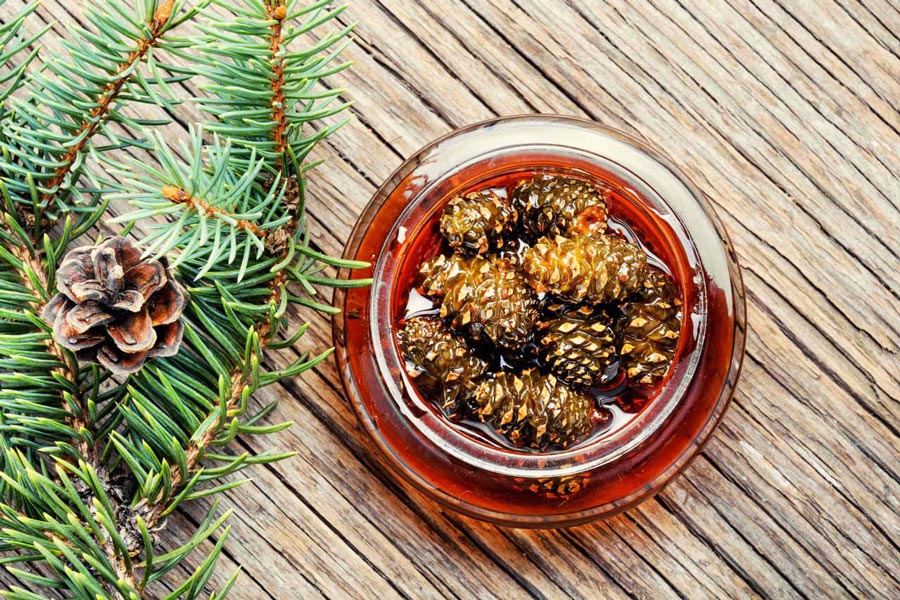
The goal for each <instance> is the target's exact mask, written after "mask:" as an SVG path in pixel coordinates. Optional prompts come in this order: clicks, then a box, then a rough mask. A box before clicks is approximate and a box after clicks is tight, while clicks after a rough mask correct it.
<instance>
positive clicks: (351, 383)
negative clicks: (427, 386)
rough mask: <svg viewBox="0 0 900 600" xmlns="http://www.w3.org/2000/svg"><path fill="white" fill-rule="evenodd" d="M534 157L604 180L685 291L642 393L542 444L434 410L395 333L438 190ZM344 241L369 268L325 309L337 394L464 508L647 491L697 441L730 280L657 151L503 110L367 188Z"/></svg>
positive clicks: (711, 226) (540, 508) (718, 362)
mask: <svg viewBox="0 0 900 600" xmlns="http://www.w3.org/2000/svg"><path fill="white" fill-rule="evenodd" d="M535 170H541V171H547V170H550V171H554V172H559V173H573V174H577V175H578V176H580V177H588V178H595V179H598V180H603V181H604V182H606V183H609V184H611V185H614V186H616V187H617V189H619V190H620V191H621V192H622V196H621V198H622V199H621V200H620V201H619V204H620V206H618V210H619V211H620V214H621V215H623V217H622V218H623V219H624V220H625V221H627V222H628V224H629V226H633V228H634V229H635V230H637V231H641V232H643V233H644V234H645V235H647V236H648V237H650V238H652V240H653V244H654V245H655V252H656V253H657V254H658V255H660V256H663V257H665V259H666V260H667V264H668V265H669V267H670V268H671V270H672V272H673V275H674V276H675V279H676V280H677V281H678V283H679V286H680V287H681V291H682V295H683V300H684V326H683V328H682V338H683V339H682V341H681V347H680V350H679V353H678V358H677V360H676V363H675V364H674V365H673V367H672V371H671V375H670V376H669V377H668V378H667V380H666V382H665V384H664V385H663V386H662V387H661V388H660V390H659V391H658V393H657V394H656V396H655V397H654V398H653V399H652V401H650V402H647V403H646V406H644V407H643V408H642V409H641V410H639V411H637V412H635V413H634V414H629V415H627V419H626V420H625V421H622V424H621V426H619V427H616V428H615V429H614V430H612V432H611V433H609V434H607V435H598V436H593V437H591V438H590V439H588V440H587V441H585V442H584V443H579V444H576V445H574V446H572V447H569V448H566V449H562V450H558V451H552V452H541V453H536V452H529V451H524V450H521V451H520V450H516V449H513V448H508V447H503V446H501V445H497V444H493V443H491V442H490V440H486V439H483V438H481V437H479V436H473V435H471V434H470V433H469V432H466V431H465V430H463V429H461V428H460V427H458V426H456V425H455V424H454V423H452V422H450V421H448V420H447V419H446V418H445V417H444V416H443V415H442V414H441V413H440V411H439V410H437V409H436V408H435V407H434V405H433V403H432V402H430V401H429V400H428V399H427V398H422V397H421V396H420V395H419V394H418V393H417V391H416V389H415V388H414V387H413V386H412V384H411V383H410V381H409V379H408V377H407V375H406V373H405V369H404V365H403V359H402V356H401V355H400V353H399V351H398V348H397V344H396V342H395V336H394V330H395V327H396V324H397V322H398V320H400V319H401V318H402V317H403V310H404V307H405V298H406V297H405V296H404V294H405V293H406V290H407V289H408V287H409V280H410V277H411V275H410V274H411V273H413V272H414V268H415V266H416V265H418V263H419V262H420V260H421V257H422V256H423V253H427V252H428V251H429V248H430V249H432V251H433V245H434V244H433V240H432V239H431V238H429V237H428V236H429V235H431V236H432V238H433V234H429V231H431V232H433V230H434V223H435V220H436V219H437V218H438V216H439V214H440V211H441V210H442V208H443V206H444V204H445V203H446V202H448V201H449V200H450V198H452V197H453V196H454V195H455V194H458V193H459V192H460V191H462V190H467V189H471V188H473V186H476V185H478V184H479V183H480V182H486V181H489V180H496V178H498V177H503V176H505V175H510V174H515V173H519V172H526V171H530V172H533V171H535ZM417 240H418V243H417ZM344 257H345V258H347V259H354V260H363V261H368V262H370V263H371V264H372V267H371V269H369V270H368V272H363V273H360V272H354V274H353V275H355V276H362V277H366V276H371V277H372V278H373V281H374V283H373V285H372V286H371V287H370V288H352V289H347V290H340V291H338V292H337V294H336V297H335V304H336V305H337V306H338V307H339V308H341V309H342V311H343V312H342V314H341V315H340V316H337V317H336V318H335V319H334V342H335V346H336V348H337V361H338V366H339V372H340V376H341V378H342V381H343V384H344V388H345V390H346V393H347V397H348V398H349V399H350V401H351V403H352V405H353V407H354V409H355V411H356V413H357V415H358V417H359V420H360V423H361V424H362V425H363V427H364V428H365V430H366V431H367V432H368V434H369V436H370V437H371V439H372V441H373V442H374V446H375V447H377V448H378V449H379V451H380V453H381V455H382V456H383V458H384V459H385V461H386V463H387V464H388V465H389V466H390V467H391V469H392V470H393V472H395V473H396V474H397V475H398V476H399V477H401V478H402V479H403V480H405V481H407V482H409V483H412V484H413V485H414V486H415V487H417V488H418V489H419V490H421V491H422V492H424V493H425V494H427V495H428V496H430V497H432V498H434V499H435V500H437V501H439V502H441V503H443V504H444V505H446V506H448V507H450V508H452V509H454V510H457V511H460V512H462V513H465V514H468V515H470V516H474V517H477V518H481V519H486V520H489V521H493V522H496V523H500V524H505V525H512V526H519V527H558V526H567V525H574V524H578V523H583V522H586V521H589V520H592V519H595V518H600V517H606V516H609V515H612V514H615V513H617V512H619V511H622V510H625V509H627V508H629V507H631V506H634V505H635V504H637V503H638V502H640V501H642V500H644V499H646V498H648V497H651V496H652V495H654V494H655V493H657V492H658V491H659V490H660V489H661V488H662V487H663V486H664V485H665V484H666V483H667V482H668V481H669V480H671V479H672V477H674V476H675V475H677V474H678V473H679V472H681V471H682V470H683V469H684V468H685V467H686V466H687V465H688V463H689V462H690V460H691V459H692V458H693V457H694V456H695V455H696V454H697V453H698V452H699V451H700V450H701V449H702V447H703V444H704V443H705V442H706V441H707V440H708V439H709V436H710V435H711V433H712V431H713V429H714V428H715V426H716V424H717V423H718V422H719V420H720V419H721V418H722V415H723V413H724V411H725V409H726V408H727V406H728V404H729V402H730V400H731V396H732V393H733V391H734V386H735V383H736V381H737V378H738V375H739V373H740V367H741V361H742V358H743V352H744V337H745V320H746V315H745V307H744V291H743V284H742V282H741V276H740V271H739V268H738V263H737V258H736V257H735V255H734V252H733V249H732V247H731V244H730V242H729V241H728V237H727V235H726V233H725V231H724V229H723V227H722V225H721V223H720V221H719V219H718V217H717V216H716V215H715V213H714V212H713V210H712V208H711V207H710V205H709V202H708V201H707V199H706V198H705V197H704V195H703V194H702V193H701V192H699V191H698V190H697V189H696V188H695V187H694V186H693V185H692V184H691V183H690V182H689V181H688V179H687V178H686V177H685V176H684V175H683V174H682V173H680V172H679V171H678V170H677V169H676V168H675V167H674V166H673V165H672V164H671V163H670V162H669V161H668V160H667V159H666V158H664V157H663V156H662V155H661V154H660V153H659V152H658V151H656V150H653V149H652V148H650V147H649V146H648V145H647V144H646V143H644V142H642V141H639V140H636V139H634V138H632V137H630V136H628V135H626V134H623V133H621V132H618V131H615V130H612V129H609V128H606V127H603V126H600V125H598V124H596V123H593V122H589V121H583V120H579V119H574V118H569V117H559V116H543V115H530V116H521V117H504V118H500V119H496V120H492V121H488V122H484V123H479V124H476V125H472V126H469V127H465V128H462V129H459V130H457V131H454V132H452V133H451V134H449V135H447V136H445V137H443V138H441V139H439V140H437V141H435V142H433V143H432V144H430V145H428V146H427V147H426V148H424V149H422V150H421V151H420V152H418V153H417V154H415V155H414V156H413V157H411V158H410V159H409V160H407V161H406V162H405V163H403V165H401V167H400V168H399V169H397V171H396V172H395V173H394V174H393V175H391V177H389V178H388V180H387V181H386V182H385V183H384V185H382V187H381V188H380V189H379V190H378V191H377V192H376V193H375V195H374V197H373V198H372V200H371V201H370V202H369V204H368V206H367V207H366V209H365V210H364V211H363V213H362V215H361V216H360V218H359V221H358V222H357V224H356V227H355V228H354V230H353V233H352V234H351V237H350V240H349V242H348V244H347V248H346V250H345V253H344ZM342 275H343V276H345V277H348V276H350V273H343V274H342Z"/></svg>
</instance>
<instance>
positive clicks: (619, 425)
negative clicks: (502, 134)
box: [392, 168, 690, 452]
mask: <svg viewBox="0 0 900 600" xmlns="http://www.w3.org/2000/svg"><path fill="white" fill-rule="evenodd" d="M536 174H554V175H564V176H567V177H578V178H581V179H585V180H587V181H591V182H592V183H595V184H596V185H598V186H600V187H602V188H603V189H604V190H605V192H606V193H605V197H606V198H607V204H608V211H609V216H608V222H607V223H608V230H609V232H610V234H612V235H618V236H621V237H622V238H624V239H626V240H627V241H629V242H632V243H634V244H636V245H638V246H639V247H640V248H641V249H642V250H643V251H644V252H646V253H647V257H648V264H649V265H651V266H653V267H655V268H657V269H660V270H662V271H664V272H665V273H667V274H669V275H670V276H672V277H673V278H674V280H675V281H676V283H677V284H678V286H679V288H680V289H682V298H684V297H685V294H684V286H683V285H682V282H681V281H680V277H679V273H680V272H685V270H686V269H684V268H682V269H679V268H678V267H679V266H680V265H679V259H681V258H682V256H681V255H680V254H679V253H678V252H677V249H676V250H675V251H673V249H672V246H671V244H669V243H667V242H666V241H665V240H664V239H663V238H664V237H665V236H664V235H661V233H663V232H665V231H666V230H667V229H668V225H667V223H665V222H663V221H661V220H656V221H654V217H653V214H652V212H651V211H648V210H646V208H641V207H642V206H646V203H642V202H641V201H640V198H639V197H638V196H637V193H636V192H635V191H634V190H632V189H629V188H627V187H626V186H625V185H624V184H623V183H622V182H620V181H617V180H615V179H614V178H613V177H612V176H611V175H609V176H608V177H604V176H603V175H604V174H598V173H590V174H588V173H585V172H579V171H577V170H574V169H553V168H541V169H534V168H532V169H519V170H514V171H509V172H505V173H502V174H499V175H494V176H490V177H487V178H485V179H482V180H480V181H478V182H477V183H474V184H472V185H469V186H467V187H463V188H461V189H458V190H453V191H452V192H451V193H445V195H444V197H443V198H441V200H440V201H439V202H437V203H435V206H436V207H437V210H435V211H433V213H432V214H431V215H430V218H429V219H428V221H427V223H426V224H425V226H424V227H423V228H421V229H420V230H419V232H418V233H417V235H416V236H415V238H414V239H410V240H407V241H406V243H407V244H409V246H408V250H407V253H406V259H405V261H404V264H403V265H402V267H401V269H400V271H399V276H398V278H397V280H396V282H397V285H396V286H395V289H394V297H393V302H392V303H393V306H394V310H393V315H394V319H395V322H394V324H393V325H394V330H395V331H396V330H397V329H398V328H399V327H401V326H402V325H403V323H404V322H405V320H406V319H409V318H411V317H415V316H425V315H435V314H437V313H438V312H439V303H433V302H432V301H431V300H430V299H428V298H426V297H424V296H423V295H422V294H421V293H419V290H418V286H419V285H420V284H421V276H420V275H419V273H418V270H419V267H420V266H421V264H422V263H423V262H425V261H426V260H428V259H429V258H432V257H433V256H435V255H437V254H440V253H443V254H449V253H451V252H452V249H451V248H449V246H448V245H447V244H446V243H445V242H444V240H443V238H442V236H441V234H440V228H439V221H440V215H441V209H442V208H443V206H444V205H446V203H447V202H449V201H450V199H451V198H452V197H454V196H456V195H458V194H465V193H468V192H474V191H480V190H491V191H493V192H495V193H496V194H498V195H499V196H500V197H502V198H508V197H510V196H511V194H512V193H513V190H514V189H515V187H516V186H517V185H518V184H519V183H520V182H521V181H523V180H526V179H530V178H532V177H534V176H535V175H536ZM526 247H527V245H526V243H525V242H524V241H523V240H519V246H518V249H517V250H514V251H510V250H507V251H506V252H515V253H517V254H521V252H522V251H523V250H524V249H525V248H526ZM612 310H616V309H615V308H613V309H612ZM688 316H689V315H684V317H685V318H683V325H682V329H683V330H684V329H685V324H687V325H689V324H690V319H689V318H687V317H688ZM682 337H687V336H685V335H684V331H682ZM475 350H476V353H477V354H478V355H479V356H480V357H481V358H482V359H484V360H485V361H487V363H488V364H489V365H490V369H491V371H493V372H498V371H501V370H508V371H517V370H521V369H524V368H528V367H537V368H539V369H541V370H542V371H545V372H546V367H545V365H543V364H542V362H541V361H540V360H539V359H538V358H537V353H536V352H529V351H528V348H525V349H522V350H520V351H519V352H517V353H515V354H509V353H503V352H500V351H499V350H497V349H496V348H494V347H493V346H491V345H490V344H479V345H476V347H475ZM678 359H679V355H678V354H676V357H675V361H674V363H673V368H672V369H670V373H671V372H672V370H673V369H674V366H675V364H677V362H678ZM664 385H665V382H664V381H663V382H660V383H658V384H656V385H653V386H637V385H632V384H630V383H629V382H628V381H627V380H626V377H625V373H624V370H623V369H620V368H619V365H618V363H616V364H613V365H611V367H610V371H609V372H608V377H607V381H606V383H605V384H604V385H602V386H601V387H596V388H593V389H591V390H590V394H591V395H592V397H593V398H594V400H595V408H594V414H593V421H594V428H593V431H592V432H591V433H590V434H589V435H588V436H586V437H585V438H583V439H582V440H579V441H578V442H577V443H576V445H574V446H572V447H574V448H577V447H579V446H582V445H586V444H590V443H592V442H593V441H596V440H598V439H599V438H602V437H605V436H610V435H613V434H615V433H616V432H618V431H620V430H622V429H623V428H625V427H626V426H627V425H628V424H629V423H630V422H631V421H632V420H633V419H634V418H635V417H636V416H637V415H638V414H639V413H640V412H641V411H642V410H644V409H645V408H646V407H647V406H648V405H649V404H650V403H651V402H652V401H653V400H654V398H655V397H656V396H657V395H658V394H659V391H660V389H661V388H662V386H664ZM420 396H422V394H420ZM423 400H426V401H428V400H429V399H428V398H425V397H423ZM426 403H427V404H428V405H429V406H432V407H434V410H435V411H436V412H437V413H438V414H440V410H439V409H438V408H437V407H436V406H434V403H432V402H430V401H429V402H426ZM460 412H461V414H460V415H459V416H457V417H455V418H454V419H452V420H451V419H449V418H447V417H444V416H443V415H441V416H442V417H444V418H446V419H447V420H448V421H449V422H451V423H452V426H454V427H457V428H458V429H459V430H460V431H461V432H463V433H465V434H466V435H468V436H470V437H472V438H475V439H478V440H480V441H482V442H486V443H490V444H493V445H497V446H501V447H507V448H510V449H513V448H515V449H516V450H518V451H523V450H527V449H525V448H518V447H514V446H512V445H511V443H510V442H509V441H508V440H507V439H506V438H505V437H504V436H502V435H500V434H498V433H497V432H495V431H494V429H493V428H492V427H490V426H489V425H486V424H484V423H482V422H481V421H480V420H479V419H477V417H473V416H471V414H472V413H471V411H469V413H468V414H466V411H460ZM550 450H553V448H550ZM532 451H533V452H537V450H532Z"/></svg>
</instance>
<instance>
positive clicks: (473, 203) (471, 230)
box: [441, 190, 516, 254]
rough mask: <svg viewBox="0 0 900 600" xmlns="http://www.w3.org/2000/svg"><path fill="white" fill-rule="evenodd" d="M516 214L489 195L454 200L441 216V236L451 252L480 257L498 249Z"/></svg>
mask: <svg viewBox="0 0 900 600" xmlns="http://www.w3.org/2000/svg"><path fill="white" fill-rule="evenodd" d="M515 221H516V211H515V210H513V208H512V207H511V206H510V205H509V203H508V202H506V201H505V200H503V199H502V198H500V196H498V195H497V194H495V193H494V192H492V191H489V190H484V191H480V192H472V193H470V194H466V195H465V196H457V197H456V198H454V199H453V200H451V201H450V203H449V204H448V205H447V206H446V208H444V214H443V215H441V234H443V236H444V239H446V240H447V243H448V244H450V246H451V247H452V248H456V249H458V250H461V251H463V252H468V253H471V254H484V253H485V252H487V251H488V250H490V249H496V248H502V247H503V245H504V237H503V236H504V235H506V234H507V233H509V232H510V231H511V230H512V226H513V224H514V223H515Z"/></svg>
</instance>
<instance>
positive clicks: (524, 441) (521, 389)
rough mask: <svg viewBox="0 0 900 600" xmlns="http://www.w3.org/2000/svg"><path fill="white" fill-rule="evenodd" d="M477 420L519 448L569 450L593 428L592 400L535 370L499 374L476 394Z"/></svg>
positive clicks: (486, 382) (484, 383)
mask: <svg viewBox="0 0 900 600" xmlns="http://www.w3.org/2000/svg"><path fill="white" fill-rule="evenodd" d="M475 405H476V407H477V408H476V413H477V414H478V417H479V418H480V419H481V420H482V421H483V422H485V423H489V424H491V425H492V426H493V427H494V428H495V429H496V430H497V431H498V432H500V433H502V434H503V435H505V436H506V437H507V438H508V439H509V440H510V441H511V442H513V443H514V444H516V445H519V446H531V447H532V448H539V449H544V448H546V447H547V446H549V445H550V444H557V445H559V446H563V447H565V446H568V445H569V444H571V443H573V442H575V441H577V440H579V439H580V438H582V437H583V436H585V435H587V433H588V432H589V431H590V430H591V428H592V427H593V423H592V421H591V412H592V410H593V402H592V401H591V399H590V398H589V397H588V396H586V395H584V394H582V393H580V392H576V391H574V390H572V389H571V388H569V387H568V386H566V385H565V384H563V383H562V382H561V381H559V380H558V379H557V378H556V377H554V376H553V375H542V374H541V373H540V372H538V371H537V370H536V369H526V370H525V371H522V373H521V374H519V375H516V374H513V373H507V372H502V373H498V374H497V376H496V377H494V378H493V379H488V380H485V381H483V382H482V383H481V385H479V386H478V390H477V391H476V392H475Z"/></svg>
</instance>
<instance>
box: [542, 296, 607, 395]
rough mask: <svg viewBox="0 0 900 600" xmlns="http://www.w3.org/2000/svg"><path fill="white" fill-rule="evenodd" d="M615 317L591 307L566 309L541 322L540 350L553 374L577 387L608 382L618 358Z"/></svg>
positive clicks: (587, 386)
mask: <svg viewBox="0 0 900 600" xmlns="http://www.w3.org/2000/svg"><path fill="white" fill-rule="evenodd" d="M611 325H612V319H610V318H609V317H608V316H607V315H606V314H605V313H603V312H602V311H598V310H594V309H591V308H590V307H580V308H567V309H563V310H561V311H559V312H558V314H557V316H555V317H554V318H551V319H549V320H547V321H544V322H543V323H541V325H540V330H541V333H540V334H539V342H540V353H541V357H542V358H543V360H544V362H545V363H546V364H547V366H548V367H549V368H550V370H551V371H552V372H553V374H554V375H556V376H557V377H558V378H560V379H561V380H563V381H564V382H566V383H567V384H569V385H571V386H573V387H576V388H585V389H586V388H589V387H591V386H594V385H600V384H602V383H605V382H606V381H607V379H608V371H609V369H610V367H611V366H612V365H613V364H614V363H615V362H616V361H617V360H618V355H617V354H616V346H615V333H614V332H613V330H612V328H611Z"/></svg>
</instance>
